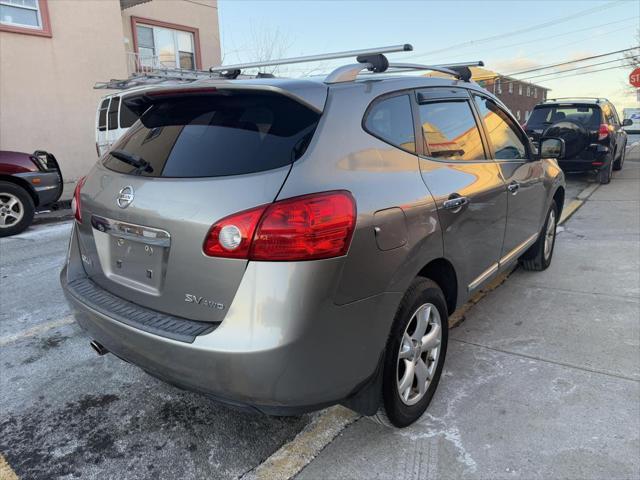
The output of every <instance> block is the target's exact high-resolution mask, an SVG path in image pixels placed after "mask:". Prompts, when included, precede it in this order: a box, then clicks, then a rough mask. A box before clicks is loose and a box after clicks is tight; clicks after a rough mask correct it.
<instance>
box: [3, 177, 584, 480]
mask: <svg viewBox="0 0 640 480" xmlns="http://www.w3.org/2000/svg"><path fill="white" fill-rule="evenodd" d="M592 181H593V178H592V177H591V176H588V175H570V176H569V190H568V194H567V202H568V201H570V200H571V199H572V198H574V197H575V196H576V195H577V194H578V192H580V191H581V190H583V189H584V188H585V187H586V186H587V185H588V184H589V183H590V182H592ZM70 226H71V224H70V222H69V221H66V222H61V223H42V224H36V225H35V226H34V227H32V228H31V229H29V230H28V231H27V232H25V233H23V234H21V235H18V236H15V237H12V238H7V239H2V240H0V276H1V285H0V303H1V305H2V309H1V312H0V365H1V370H0V410H1V412H2V415H1V416H0V452H1V453H2V454H3V455H4V457H5V458H6V460H7V462H8V463H9V464H10V465H11V467H12V468H13V470H14V471H15V472H16V473H17V474H18V475H19V476H20V477H21V478H29V479H31V478H36V479H38V478H42V479H52V478H73V477H82V478H117V479H128V478H135V479H144V478H154V479H155V478H185V479H186V478H204V477H206V478H238V477H241V476H242V475H243V474H245V473H247V472H251V471H252V470H253V469H254V468H255V467H256V466H258V465H260V464H261V462H262V461H264V459H266V458H267V457H269V456H270V455H271V454H272V453H274V452H275V451H276V450H277V449H278V448H279V447H280V446H281V445H283V444H285V443H286V442H288V441H289V440H291V439H292V438H293V437H294V436H295V435H296V434H297V433H298V432H300V431H301V430H302V429H303V428H304V427H305V426H306V425H307V424H308V423H309V421H310V419H311V418H312V417H311V416H301V417H290V418H273V417H266V416H262V415H259V414H248V413H245V412H237V411H234V410H231V409H229V408H227V407H224V406H221V405H218V404H216V403H214V402H212V401H210V400H208V399H207V398H205V397H203V396H200V395H197V394H193V393H189V392H182V391H180V390H177V389H176V388H174V387H171V386H168V385H166V384H164V383H162V382H160V381H158V380H156V379H154V378H151V377H149V376H147V375H146V374H145V373H143V372H142V371H141V370H139V369H138V368H136V367H134V366H132V365H129V364H126V363H124V362H122V361H120V360H118V359H117V358H115V357H113V356H112V355H107V356H104V357H98V356H96V354H95V353H94V352H93V351H92V350H91V349H90V348H89V344H88V341H89V339H88V338H87V336H86V335H85V333H84V332H83V331H81V329H80V328H79V327H77V326H76V325H75V324H74V323H73V321H72V318H71V317H70V315H69V310H68V308H67V306H66V303H65V301H64V298H63V294H62V291H61V289H60V286H59V283H58V273H59V271H60V269H61V267H62V263H63V260H64V256H65V252H66V248H67V240H68V236H69V231H70ZM483 361H486V362H491V361H492V360H491V358H489V357H486V359H485V360H483ZM560 387H562V385H560ZM367 428H371V427H367ZM425 438H426V437H425ZM454 440H455V439H454ZM416 448H417V447H416ZM312 471H315V472H316V473H317V472H318V470H309V471H307V475H309V473H310V472H312Z"/></svg>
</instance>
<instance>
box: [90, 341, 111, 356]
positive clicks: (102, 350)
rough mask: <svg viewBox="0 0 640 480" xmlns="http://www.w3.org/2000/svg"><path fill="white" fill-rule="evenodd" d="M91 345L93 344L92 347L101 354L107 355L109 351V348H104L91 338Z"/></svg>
mask: <svg viewBox="0 0 640 480" xmlns="http://www.w3.org/2000/svg"><path fill="white" fill-rule="evenodd" d="M89 345H91V348H93V350H94V351H95V352H96V353H97V354H98V355H100V356H102V355H106V354H107V353H109V350H107V349H106V348H104V347H103V346H102V345H100V344H99V343H98V342H96V341H95V340H91V343H89Z"/></svg>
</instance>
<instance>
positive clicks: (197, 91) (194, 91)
mask: <svg viewBox="0 0 640 480" xmlns="http://www.w3.org/2000/svg"><path fill="white" fill-rule="evenodd" d="M217 91H218V89H217V88H215V87H200V88H165V89H163V90H155V91H152V92H148V93H146V96H147V97H168V96H182V95H203V94H208V93H216V92H217Z"/></svg>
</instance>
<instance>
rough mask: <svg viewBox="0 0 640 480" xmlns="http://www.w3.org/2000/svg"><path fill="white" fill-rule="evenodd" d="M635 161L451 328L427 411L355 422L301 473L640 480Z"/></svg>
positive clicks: (638, 177) (639, 191) (639, 249)
mask: <svg viewBox="0 0 640 480" xmlns="http://www.w3.org/2000/svg"><path fill="white" fill-rule="evenodd" d="M639 254H640V163H638V162H633V161H629V160H628V161H627V162H626V163H625V166H624V170H623V171H622V172H620V173H617V172H616V173H615V174H614V180H613V181H612V182H611V184H609V185H604V186H601V187H599V188H598V189H597V190H596V191H595V193H593V195H591V197H590V198H589V199H588V200H587V202H586V203H585V204H584V205H583V207H582V208H581V209H580V210H578V212H577V213H576V214H575V215H573V216H572V217H571V218H570V219H569V221H568V222H567V223H566V224H565V225H564V226H563V227H561V228H560V233H559V235H558V238H557V243H556V251H555V254H554V260H553V264H552V266H551V267H550V268H549V269H548V270H547V271H545V272H524V271H522V270H518V271H516V272H515V273H514V274H512V275H511V277H510V278H509V279H508V280H507V281H506V282H505V283H504V284H503V285H502V286H501V287H499V288H498V289H497V290H495V291H494V292H492V293H490V294H489V295H487V296H486V297H485V298H484V299H483V300H481V301H480V302H479V303H478V304H477V305H476V306H475V307H474V308H473V309H471V310H470V311H469V312H467V314H466V320H465V322H464V323H462V324H461V325H460V326H459V327H458V328H455V329H453V330H452V331H451V341H450V345H449V352H448V354H447V362H446V364H445V372H444V375H443V378H442V380H441V383H440V386H439V389H438V391H437V393H436V395H435V397H434V399H433V402H432V404H431V407H430V409H429V410H428V413H427V414H426V415H425V416H424V417H423V418H422V419H421V420H420V421H419V422H418V423H417V424H416V425H414V426H412V427H410V428H407V429H404V430H390V429H386V428H384V427H381V426H378V425H376V424H374V423H372V422H371V421H370V420H368V419H360V420H358V421H357V422H356V423H354V424H353V425H352V426H351V427H348V428H347V429H345V430H344V431H343V432H342V434H341V435H340V436H339V437H338V438H337V439H336V440H335V441H333V443H331V444H330V445H329V446H328V447H327V448H326V449H325V450H323V451H322V453H321V454H320V455H319V456H318V457H317V458H316V459H315V460H314V461H313V462H311V463H310V464H309V465H307V467H306V468H305V469H304V470H302V472H300V474H299V475H298V477H296V478H298V479H321V478H332V479H336V478H348V479H352V478H353V479H355V478H367V479H370V478H383V479H387V478H403V479H404V478H416V479H417V478H420V479H429V478H526V479H536V478H540V479H547V478H575V479H578V478H579V479H587V478H615V479H622V478H634V479H635V478H639V477H640V457H639V456H638V452H639V451H640V438H639V437H640V328H639V318H640V298H639V297H640V255H639Z"/></svg>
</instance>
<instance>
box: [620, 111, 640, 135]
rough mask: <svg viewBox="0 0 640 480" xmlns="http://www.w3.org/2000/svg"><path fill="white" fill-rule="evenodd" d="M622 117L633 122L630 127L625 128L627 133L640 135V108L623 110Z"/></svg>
mask: <svg viewBox="0 0 640 480" xmlns="http://www.w3.org/2000/svg"><path fill="white" fill-rule="evenodd" d="M622 117H623V118H625V119H626V118H629V119H631V121H632V122H633V123H632V124H631V125H629V126H628V127H623V128H624V130H625V132H627V133H633V134H640V108H625V109H623V110H622Z"/></svg>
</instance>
